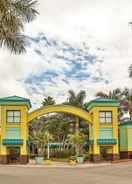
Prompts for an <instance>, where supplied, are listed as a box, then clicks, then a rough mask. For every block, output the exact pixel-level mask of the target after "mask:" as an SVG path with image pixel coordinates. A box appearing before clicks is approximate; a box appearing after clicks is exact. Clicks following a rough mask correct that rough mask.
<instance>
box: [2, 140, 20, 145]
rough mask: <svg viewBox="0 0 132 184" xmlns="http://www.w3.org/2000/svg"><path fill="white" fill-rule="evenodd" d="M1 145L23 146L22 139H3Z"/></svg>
mask: <svg viewBox="0 0 132 184" xmlns="http://www.w3.org/2000/svg"><path fill="white" fill-rule="evenodd" d="M2 142H3V145H23V139H3V141H2Z"/></svg>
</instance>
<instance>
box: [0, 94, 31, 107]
mask: <svg viewBox="0 0 132 184" xmlns="http://www.w3.org/2000/svg"><path fill="white" fill-rule="evenodd" d="M0 105H27V106H28V108H29V109H30V108H31V102H30V100H29V99H28V98H23V97H20V96H9V97H4V98H0Z"/></svg>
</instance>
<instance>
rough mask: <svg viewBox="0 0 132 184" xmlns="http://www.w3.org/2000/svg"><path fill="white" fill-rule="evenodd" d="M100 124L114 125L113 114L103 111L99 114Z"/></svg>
mask: <svg viewBox="0 0 132 184" xmlns="http://www.w3.org/2000/svg"><path fill="white" fill-rule="evenodd" d="M99 119H100V123H112V112H111V111H101V112H99Z"/></svg>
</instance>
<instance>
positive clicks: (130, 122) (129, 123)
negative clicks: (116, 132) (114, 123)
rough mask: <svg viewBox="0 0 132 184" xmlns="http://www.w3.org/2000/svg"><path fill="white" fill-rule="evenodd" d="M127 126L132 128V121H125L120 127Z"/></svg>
mask: <svg viewBox="0 0 132 184" xmlns="http://www.w3.org/2000/svg"><path fill="white" fill-rule="evenodd" d="M127 125H131V126H132V121H131V120H129V121H124V122H120V124H119V126H127Z"/></svg>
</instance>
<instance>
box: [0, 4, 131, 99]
mask: <svg viewBox="0 0 132 184" xmlns="http://www.w3.org/2000/svg"><path fill="white" fill-rule="evenodd" d="M38 3H39V6H38V9H39V12H40V15H39V16H38V18H37V19H36V20H35V21H34V22H33V23H31V24H28V25H26V27H25V32H26V34H28V35H30V36H31V35H32V36H35V35H38V33H40V32H44V33H47V34H48V35H51V37H54V35H56V37H57V39H58V40H59V39H62V40H66V41H67V42H69V43H72V44H73V45H77V44H78V45H80V42H84V41H85V42H86V43H87V44H88V45H89V46H91V47H92V48H96V47H99V48H104V49H105V50H104V51H102V53H101V52H99V53H98V51H97V49H93V50H91V53H94V54H95V55H98V56H99V57H101V58H102V59H103V61H104V62H102V63H97V64H96V65H93V66H92V65H89V67H88V68H87V72H89V70H90V71H91V75H93V76H94V75H95V76H98V70H99V71H100V72H101V73H102V75H103V77H104V78H105V79H106V80H107V79H109V80H110V83H109V84H105V83H104V82H98V83H96V85H95V84H93V82H92V81H87V80H86V81H83V82H79V81H78V80H77V79H74V80H73V79H70V80H68V82H69V84H66V83H65V82H64V81H63V79H65V77H64V75H63V70H64V69H67V68H68V67H70V65H69V64H68V63H66V62H62V61H61V60H59V61H58V62H56V61H55V60H54V61H50V59H51V57H50V56H51V55H52V51H51V53H50V51H49V50H47V52H48V54H47V56H46V58H45V59H44V58H43V59H42V58H41V57H38V56H37V55H36V54H35V53H34V52H32V51H31V49H29V50H28V52H27V54H26V55H22V56H12V55H10V53H9V52H6V51H3V50H1V51H0V84H1V90H0V96H8V95H14V94H16V95H20V96H26V97H30V98H32V99H34V102H35V100H39V102H40V98H41V97H42V96H41V95H39V94H38V95H36V94H30V95H29V93H28V92H27V90H26V88H25V86H24V85H25V84H24V83H23V81H24V80H25V79H26V78H27V77H28V76H30V75H39V74H40V73H41V72H42V71H43V70H44V69H45V70H47V69H54V71H58V73H59V76H58V77H56V78H55V79H54V81H55V83H56V85H53V86H48V85H49V83H48V82H47V83H43V85H45V95H46V94H50V95H53V96H54V97H57V99H58V102H60V101H63V100H64V99H63V98H64V93H66V92H67V91H68V89H71V88H72V89H75V90H80V89H82V88H83V89H86V90H87V92H88V98H91V97H92V96H93V95H94V94H95V92H97V91H98V90H106V91H108V90H109V89H113V88H116V87H124V86H129V87H131V86H132V85H131V83H132V81H131V79H129V78H128V71H127V70H128V66H129V65H130V64H131V63H132V29H131V27H130V26H129V25H128V22H129V21H131V20H132V11H131V7H132V1H130V0H125V1H124V0H116V1H115V0H108V1H105V0H100V1H98V0H93V1H91V0H83V1H82V0H72V1H71V0H67V1H65V0H44V1H43V0H39V2H38ZM35 47H36V49H39V50H42V52H43V47H41V46H39V45H38V46H35ZM58 52H59V51H58ZM50 54H51V55H50ZM62 54H63V53H62ZM48 57H49V63H47V62H44V60H48ZM69 57H70V55H69ZM36 85H37V84H36ZM40 91H41V92H42V89H41V88H40Z"/></svg>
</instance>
